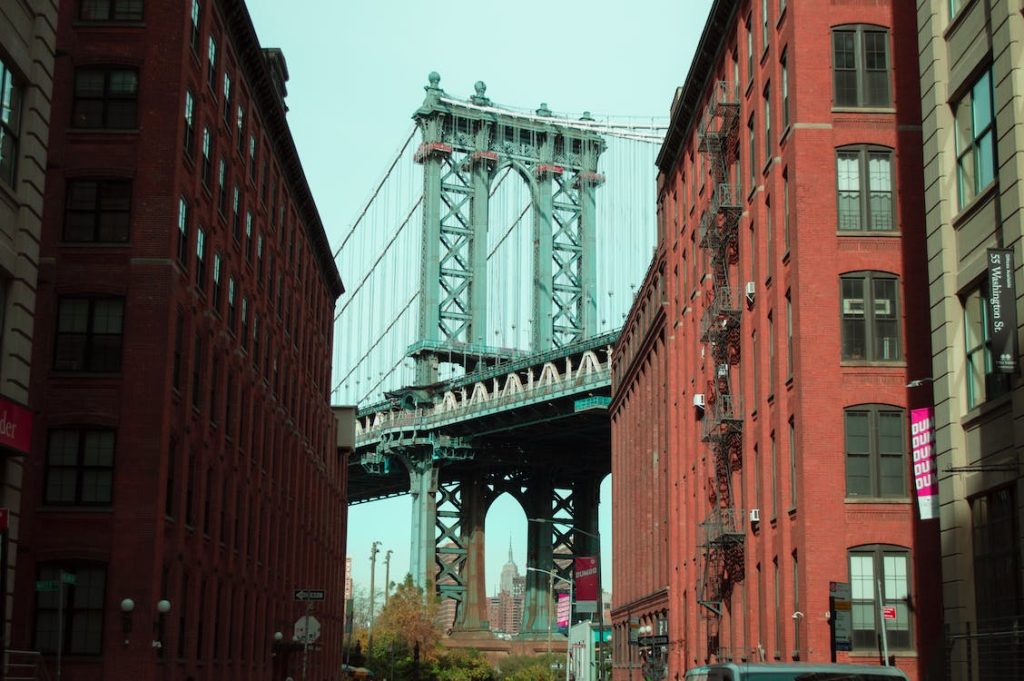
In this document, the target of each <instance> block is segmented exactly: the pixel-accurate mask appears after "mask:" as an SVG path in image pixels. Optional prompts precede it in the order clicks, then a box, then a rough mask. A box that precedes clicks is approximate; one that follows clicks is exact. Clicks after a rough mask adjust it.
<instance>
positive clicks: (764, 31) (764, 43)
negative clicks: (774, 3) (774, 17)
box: [761, 0, 770, 51]
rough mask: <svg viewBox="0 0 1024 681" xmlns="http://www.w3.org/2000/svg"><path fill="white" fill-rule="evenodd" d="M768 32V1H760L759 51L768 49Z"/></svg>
mask: <svg viewBox="0 0 1024 681" xmlns="http://www.w3.org/2000/svg"><path fill="white" fill-rule="evenodd" d="M769 37H770V32H769V29H768V0H761V50H762V51H764V50H767V49H768V38H769Z"/></svg>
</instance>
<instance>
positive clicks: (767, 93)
mask: <svg viewBox="0 0 1024 681" xmlns="http://www.w3.org/2000/svg"><path fill="white" fill-rule="evenodd" d="M764 2H768V0H764ZM761 96H762V97H763V98H764V162H765V165H768V162H769V161H771V160H772V84H771V82H768V83H765V86H764V92H762V93H761Z"/></svg>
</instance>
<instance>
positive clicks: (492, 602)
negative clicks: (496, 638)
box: [487, 539, 526, 636]
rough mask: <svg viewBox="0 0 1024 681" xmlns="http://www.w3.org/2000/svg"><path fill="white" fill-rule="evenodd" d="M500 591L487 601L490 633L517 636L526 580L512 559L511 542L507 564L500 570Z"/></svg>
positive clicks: (521, 618) (510, 542)
mask: <svg viewBox="0 0 1024 681" xmlns="http://www.w3.org/2000/svg"><path fill="white" fill-rule="evenodd" d="M499 585H500V589H499V591H498V593H497V595H495V596H493V597H491V598H489V599H488V601H487V616H488V619H489V621H490V625H491V631H495V632H503V633H506V634H510V635H512V636H517V635H518V634H519V627H520V625H521V624H522V621H523V596H524V594H525V593H526V578H525V577H523V576H521V575H520V574H519V567H518V566H517V565H516V563H515V561H514V560H513V559H512V540H511V539H510V540H509V543H508V562H507V563H505V566H504V567H503V568H501V581H500V582H499Z"/></svg>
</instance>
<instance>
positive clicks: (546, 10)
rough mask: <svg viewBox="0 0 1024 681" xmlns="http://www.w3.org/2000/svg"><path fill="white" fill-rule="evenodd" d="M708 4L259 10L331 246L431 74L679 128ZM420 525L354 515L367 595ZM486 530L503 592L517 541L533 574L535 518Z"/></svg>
mask: <svg viewBox="0 0 1024 681" xmlns="http://www.w3.org/2000/svg"><path fill="white" fill-rule="evenodd" d="M710 4H711V0H633V1H632V2H628V3H627V2H613V1H610V0H597V1H592V2H579V1H578V0H577V1H572V0H569V1H567V0H563V1H561V2H551V1H550V0H549V1H547V2H541V1H539V0H521V1H520V2H514V3H507V2H493V1H488V0H458V1H449V2H443V1H440V0H437V1H435V2H419V1H415V0H295V1H293V2H281V0H248V5H249V11H250V13H251V15H252V18H253V23H254V24H255V26H256V31H257V33H258V35H259V38H260V42H261V43H262V44H263V45H264V46H265V47H280V48H281V49H282V50H283V51H284V55H285V58H286V59H287V63H288V69H289V73H290V80H289V82H288V100H287V102H288V106H289V108H290V112H289V114H288V120H289V122H290V125H291V129H292V134H293V136H294V138H295V141H296V145H297V146H298V150H299V153H300V155H301V157H302V161H303V165H304V168H305V172H306V176H307V178H308V180H309V184H310V186H311V188H312V190H313V195H314V197H315V198H316V201H317V204H318V207H319V210H320V214H321V216H322V218H323V222H324V225H325V227H326V229H327V234H328V237H329V239H330V241H331V245H332V248H336V247H337V246H338V245H339V244H340V241H341V239H342V237H343V235H344V234H345V233H346V232H347V231H348V228H349V226H350V225H351V224H352V222H353V220H354V219H355V216H356V214H357V213H358V211H359V210H360V208H361V207H362V204H363V203H364V202H365V201H366V199H367V197H368V196H369V194H370V191H371V190H372V188H373V186H374V184H375V183H376V182H377V181H378V180H379V179H380V177H381V176H382V174H383V172H384V170H385V168H386V166H387V164H388V163H389V162H390V160H391V159H392V158H393V157H394V155H395V152H396V151H397V149H398V147H399V146H400V145H401V143H402V142H403V141H404V136H405V134H406V133H407V132H408V130H409V128H410V124H411V123H410V116H411V115H412V113H413V111H414V110H415V109H416V108H417V107H418V106H419V105H420V103H421V102H422V100H423V89H422V88H423V86H424V85H425V84H426V82H427V74H428V73H429V72H430V71H437V72H439V73H440V74H441V78H442V80H441V86H442V87H443V88H445V90H446V91H447V92H449V93H450V94H452V95H454V96H457V97H463V98H464V97H468V96H469V95H470V94H472V92H473V83H474V82H476V81H477V80H483V81H485V82H486V83H487V86H488V89H487V95H488V96H489V97H490V98H491V99H492V100H494V101H495V102H498V103H501V104H507V105H511V106H515V107H524V108H526V107H528V108H535V107H537V106H539V105H540V103H541V102H546V103H547V104H548V105H549V107H550V108H551V109H552V110H554V111H555V112H575V113H578V112H582V111H585V110H586V111H591V112H593V113H594V114H595V115H598V116H599V117H600V116H602V115H614V116H647V117H649V116H657V117H667V115H668V107H669V104H670V103H671V101H672V96H673V93H674V91H675V88H676V86H678V85H681V84H682V81H683V79H684V78H685V77H686V74H687V71H688V70H689V63H690V59H691V57H692V55H693V51H694V49H695V47H696V44H697V41H698V39H699V37H700V31H701V29H702V28H703V25H704V21H705V18H706V16H707V12H708V8H709V7H710ZM341 275H342V278H343V279H344V280H345V282H346V284H347V285H349V286H351V285H352V283H354V282H351V281H350V276H346V272H345V271H342V272H341ZM343 300H344V297H343ZM601 498H602V502H603V503H602V504H601V509H600V511H601V512H600V527H601V532H602V535H603V537H604V544H605V547H604V548H605V551H604V553H605V569H604V571H603V573H604V574H603V577H604V581H605V585H606V588H607V589H611V588H612V587H611V585H610V580H611V569H610V567H611V564H610V562H609V561H610V544H611V542H610V541H609V539H610V538H611V527H610V514H611V508H610V507H611V503H610V501H611V485H610V478H609V479H606V480H605V484H604V485H603V486H602V494H601ZM409 517H410V504H409V499H408V497H402V498H398V499H392V500H388V501H383V502H376V503H373V504H365V505H360V506H356V507H353V508H352V510H351V513H350V519H349V534H348V553H349V555H350V556H352V558H353V563H354V569H353V572H354V578H355V581H356V583H357V585H358V584H362V585H364V586H366V585H368V583H369V570H370V568H369V560H368V558H369V552H370V543H371V542H372V541H373V540H375V539H378V540H381V541H382V542H383V548H384V549H388V548H390V549H393V550H394V552H395V555H394V557H393V562H392V575H393V576H392V578H393V579H394V578H395V575H398V576H399V577H400V576H401V575H403V574H404V573H405V572H406V571H407V569H408V555H409V549H408V544H409ZM486 530H487V538H488V546H487V573H488V577H487V584H488V591H492V590H493V589H494V586H495V584H497V580H498V575H499V573H500V570H501V565H502V564H503V563H504V562H505V561H506V560H507V556H508V544H509V538H510V537H511V539H512V547H513V556H514V558H515V560H516V562H517V563H518V564H519V567H520V570H522V569H523V567H524V565H523V564H524V559H525V554H526V519H525V515H524V514H523V512H522V511H521V510H520V509H519V508H518V506H517V505H516V504H515V502H513V501H512V500H511V499H510V498H509V497H507V496H506V497H502V498H500V499H499V500H498V501H496V502H495V505H494V506H493V507H492V509H491V512H490V513H489V515H488V522H487V528H486ZM380 557H381V558H383V555H382V556H380ZM638 558H639V557H638ZM382 580H383V569H382V567H381V566H380V565H379V564H378V583H380V581H382Z"/></svg>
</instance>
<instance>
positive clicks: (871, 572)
mask: <svg viewBox="0 0 1024 681" xmlns="http://www.w3.org/2000/svg"><path fill="white" fill-rule="evenodd" d="M849 559H850V592H851V594H850V595H851V597H852V604H851V605H852V615H853V622H852V638H853V641H852V643H853V652H879V647H880V642H881V636H882V622H881V618H882V617H884V616H885V614H886V612H885V610H888V611H889V612H888V614H893V612H894V613H895V615H896V617H895V618H888V617H887V618H886V620H885V636H886V643H887V645H888V648H889V650H890V651H894V650H910V649H912V648H913V647H914V639H913V637H912V636H911V633H912V632H911V627H910V551H909V550H908V549H907V548H905V547H902V546H886V545H874V546H855V547H853V548H851V549H850V550H849ZM883 608H884V609H885V610H883Z"/></svg>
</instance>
